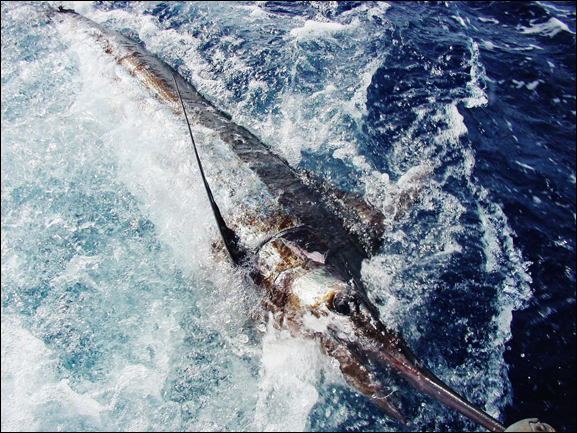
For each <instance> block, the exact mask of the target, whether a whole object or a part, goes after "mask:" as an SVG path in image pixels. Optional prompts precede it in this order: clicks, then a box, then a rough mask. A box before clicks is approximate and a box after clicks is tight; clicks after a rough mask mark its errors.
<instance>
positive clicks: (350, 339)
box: [51, 8, 505, 431]
mask: <svg viewBox="0 0 577 433" xmlns="http://www.w3.org/2000/svg"><path fill="white" fill-rule="evenodd" d="M51 14H52V19H53V20H54V21H55V22H57V23H59V24H61V25H64V26H67V29H68V30H71V31H76V32H78V33H81V34H84V35H87V36H88V37H89V39H90V40H92V41H94V42H96V43H97V44H99V45H100V46H101V47H102V49H103V50H104V51H105V52H106V53H108V54H110V55H111V56H112V57H113V58H114V59H115V60H116V62H118V64H120V65H122V66H123V67H124V68H126V70H127V71H128V72H129V73H130V74H131V75H132V76H133V77H135V78H136V79H137V80H138V81H139V82H140V83H141V85H142V86H144V87H145V88H146V89H148V91H149V92H151V93H152V94H153V95H155V96H156V97H157V98H158V99H160V100H162V101H164V102H166V103H167V104H168V106H169V107H171V108H172V109H173V110H174V112H176V113H177V114H187V115H188V116H189V117H190V123H191V124H193V125H195V126H196V127H203V128H207V129H209V130H211V131H214V133H215V135H216V136H218V138H219V140H221V142H223V143H226V145H227V146H228V147H229V148H230V150H231V151H232V152H233V154H234V155H235V156H234V157H235V158H236V165H235V167H237V168H238V170H239V171H240V172H243V173H244V172H247V173H249V172H250V173H251V175H252V176H255V177H256V178H257V179H258V181H259V182H261V186H262V187H263V189H266V191H265V193H263V194H264V197H265V198H264V199H262V200H264V202H263V201H261V202H259V203H258V205H257V206H253V208H252V209H251V208H250V206H248V208H247V205H246V203H243V202H242V201H239V202H238V206H239V207H244V210H243V213H241V214H238V213H237V214H236V215H235V214H234V213H230V212H228V213H227V212H224V215H221V214H220V210H219V208H218V206H217V204H216V202H215V201H214V199H213V198H212V193H211V192H210V187H209V186H208V185H206V187H207V192H208V193H209V196H210V198H211V202H212V203H213V210H215V215H216V214H217V213H218V215H216V217H217V218H216V219H217V222H218V225H219V229H220V232H221V234H222V238H223V241H224V244H225V246H226V249H227V251H228V253H229V256H230V258H231V260H232V262H233V263H234V264H235V265H237V266H243V267H245V268H246V269H248V271H249V273H250V275H251V277H252V278H253V280H254V281H255V283H256V284H257V285H258V286H259V287H260V288H261V290H260V291H261V292H262V298H263V304H264V306H265V308H266V310H267V311H268V314H269V316H270V317H272V318H273V320H274V323H275V326H277V327H278V328H279V329H287V330H289V331H290V332H291V333H293V334H294V335H295V336H303V337H306V338H311V339H314V340H316V341H318V342H319V344H320V345H321V347H322V350H323V351H324V352H325V353H326V354H327V355H328V356H330V357H333V358H334V359H336V360H337V361H338V364H339V366H340V370H341V372H342V374H343V376H344V378H345V380H346V381H347V382H348V383H349V385H351V386H352V387H353V388H355V389H356V390H357V391H358V392H359V393H361V394H363V395H364V396H366V397H367V398H369V399H370V400H371V401H372V402H373V403H374V404H375V405H376V406H378V407H379V408H381V409H382V410H383V411H384V412H386V413H387V414H388V415H389V416H391V417H393V418H394V419H396V420H398V421H400V422H402V423H406V421H405V419H404V418H403V416H402V415H401V413H400V412H399V410H398V409H397V407H396V405H395V403H394V402H393V401H392V399H391V397H390V396H389V395H390V394H391V393H390V391H389V390H388V389H387V387H386V386H385V385H384V384H383V382H382V381H381V380H379V377H378V376H379V374H380V373H378V369H379V368H380V369H381V370H385V371H389V372H392V373H394V374H396V375H398V376H400V377H401V378H404V379H405V380H406V381H407V382H408V383H410V384H411V385H412V386H413V387H415V388H416V389H418V390H419V391H421V392H423V393H425V394H427V395H429V396H431V397H433V398H434V399H436V400H438V401H440V402H442V403H444V404H446V405H447V406H449V407H451V408H453V409H455V410H457V411H458V412H460V413H462V414H463V415H465V416H467V417H468V418H470V419H471V420H473V421H475V422H477V423H478V424H480V425H482V426H484V427H485V428H487V429H488V430H490V431H504V430H505V428H504V426H503V425H502V424H501V423H499V422H498V421H497V420H495V419H494V418H492V417H491V416H489V415H488V414H486V413H485V412H483V411H482V410H480V409H479V408H477V407H475V406H473V405H472V404H470V403H469V402H467V400H466V399H465V398H463V397H462V396H460V395H459V394H458V393H457V392H455V391H454V390H452V389H451V388H449V387H448V386H447V385H445V384H444V383H443V382H442V381H441V380H440V379H438V378H437V377H436V376H435V375H434V374H433V373H432V372H430V371H429V370H428V369H427V368H426V367H424V365H423V364H422V363H421V362H420V361H419V360H418V359H417V358H416V356H415V355H414V354H413V352H412V351H411V350H410V349H409V348H408V347H407V345H406V343H405V341H404V340H403V338H402V337H401V335H399V334H398V333H396V332H393V331H392V330H390V329H388V328H387V326H386V325H385V324H383V323H382V322H381V320H380V319H379V314H378V311H377V309H376V307H375V306H374V305H372V304H371V302H370V301H369V299H368V297H367V294H366V291H365V289H364V287H363V284H362V282H361V277H360V276H361V264H362V262H363V260H365V259H367V258H369V257H370V256H371V255H372V254H373V253H375V251H376V249H377V248H378V247H379V244H380V240H381V236H382V234H383V231H384V229H385V221H386V220H387V218H385V216H384V215H383V213H381V212H380V211H378V210H376V209H375V208H374V207H372V206H371V205H369V204H368V203H366V202H364V201H363V200H362V198H361V197H360V196H356V195H353V194H350V193H347V192H343V191H338V190H336V189H334V188H331V187H328V186H326V185H324V184H322V183H321V182H319V181H316V180H314V179H313V178H312V177H311V176H309V175H307V174H303V173H299V172H297V171H296V170H294V169H292V168H291V167H290V166H289V165H288V163H287V162H286V161H285V160H284V159H282V158H281V157H279V156H278V155H276V154H275V153H274V152H272V151H271V149H269V147H267V146H266V145H265V144H263V143H262V142H261V141H260V140H259V139H258V138H257V137H256V136H255V135H253V134H252V133H251V132H249V131H248V130H247V129H245V128H243V127H241V126H238V125H236V124H235V123H234V122H232V121H231V118H230V116H228V115H227V114H225V113H223V112H222V111H220V110H218V109H217V108H216V107H214V106H213V105H212V104H211V103H210V102H209V101H208V100H207V99H205V98H204V97H203V96H202V95H200V94H199V93H198V92H197V90H196V89H195V88H194V87H193V86H192V85H191V84H190V83H188V82H187V81H186V80H185V79H184V78H182V77H181V76H180V75H179V74H178V73H177V72H176V71H175V70H174V69H173V68H172V67H170V66H169V65H167V64H166V63H164V62H163V61H161V60H160V59H158V58H157V57H155V56H154V55H152V54H150V53H149V52H147V51H146V50H145V49H144V48H143V47H142V46H141V45H139V44H138V43H136V42H134V41H132V40H130V39H128V38H126V37H124V36H122V35H120V34H118V33H116V32H112V31H109V30H107V29H105V28H103V27H102V26H100V25H98V24H96V23H94V22H92V21H91V20H89V19H87V18H84V17H82V16H80V15H78V14H77V13H75V12H74V11H71V10H66V9H62V8H60V9H59V10H54V11H52V12H51ZM183 112H184V113H183ZM187 121H188V119H187ZM191 136H192V131H191ZM193 142H194V138H193ZM205 146H206V144H205ZM229 162H230V161H229ZM199 163H200V160H199ZM201 171H202V168H201ZM430 171H431V170H430V168H429V167H417V168H415V169H413V170H410V171H409V172H408V173H407V174H406V175H405V176H404V177H403V178H402V179H401V180H402V182H399V184H400V185H402V187H399V188H398V191H397V193H396V194H395V195H394V196H393V198H392V201H391V215H388V221H391V220H394V214H395V213H396V214H397V215H398V214H399V213H400V212H402V211H403V209H404V208H406V207H407V206H409V205H410V204H411V203H412V202H413V201H414V200H415V199H416V195H417V194H418V191H419V189H420V187H421V185H422V184H423V182H424V181H425V180H426V179H427V177H428V176H429V175H430ZM203 178H204V174H203ZM213 180H217V181H218V179H213ZM217 187H218V186H217ZM232 194H233V192H231V195H232ZM244 202H246V200H245V201H244ZM263 203H264V204H263ZM215 208H216V209H215ZM257 208H258V209H257ZM263 209H264V211H263Z"/></svg>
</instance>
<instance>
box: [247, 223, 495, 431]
mask: <svg viewBox="0 0 577 433" xmlns="http://www.w3.org/2000/svg"><path fill="white" fill-rule="evenodd" d="M293 234H295V233H293ZM305 235H306V236H305ZM305 240H306V242H305ZM260 253H261V254H260V256H259V260H258V261H257V266H259V269H260V270H261V271H262V275H263V281H264V283H265V284H264V285H265V286H267V290H268V291H269V298H270V299H271V300H272V303H273V304H274V305H275V307H276V314H275V317H276V318H277V320H276V322H277V326H280V327H282V328H284V329H288V330H290V331H291V332H292V333H293V335H298V336H300V337H308V338H312V339H315V340H317V341H319V342H320V344H321V348H322V350H323V351H324V352H325V353H326V354H327V355H328V356H330V357H331V358H333V359H334V360H335V361H336V363H337V364H338V366H339V369H340V371H341V373H342V375H343V377H344V379H345V380H346V382H347V383H348V384H349V385H350V386H351V387H353V388H354V389H355V390H356V391H358V392H359V393H360V394H362V395H364V396H366V397H367V398H369V400H370V401H371V402H372V403H374V404H375V405H376V406H378V407H379V408H380V409H382V410H383V411H384V412H385V413H387V414H388V415H389V416H391V417H392V418H394V419H396V420H397V421H399V422H401V423H404V424H406V420H405V418H404V417H403V415H402V414H401V412H400V410H399V409H398V407H397V402H396V401H395V396H394V389H393V388H392V387H391V383H390V382H391V378H394V377H401V378H403V379H404V380H406V381H407V382H408V383H409V384H410V385H412V387H413V388H415V389H417V390H418V391H420V392H422V393H424V394H426V395H429V396H430V397H432V398H434V399H436V400H438V401H440V402H441V403H443V404H445V405H447V406H449V407H451V408H453V409H455V410H456V411H458V412H460V413H462V414H463V415H465V416H467V417H468V418H470V419H472V420H473V421H475V422H477V423H478V424H480V425H482V426H484V427H486V428H487V429H488V430H490V431H503V430H504V428H503V425H502V424H500V423H499V422H498V421H497V420H495V419H494V418H492V417H491V416H489V415H488V414H486V413H485V412H483V411H482V410H481V409H479V408H477V407H475V406H474V405H472V404H471V403H469V402H468V401H467V400H466V399H465V398H464V397H462V396H461V395H459V394H458V393H457V392H456V391H454V390H453V389H451V388H450V387H449V386H448V385H446V384H445V383H444V382H442V381H441V380H440V379H439V378H437V377H436V376H435V375H434V374H433V373H432V372H431V371H429V370H428V369H427V368H426V367H425V366H424V364H423V363H422V362H421V361H420V360H419V359H418V358H417V357H416V356H415V354H414V353H413V352H412V350H411V349H410V348H409V347H408V345H407V344H406V342H405V341H404V339H403V338H402V336H401V334H400V333H398V332H396V331H395V330H393V329H391V328H390V327H388V326H386V324H385V323H383V322H382V321H381V319H380V316H379V312H378V309H377V308H376V307H375V305H374V304H373V303H372V302H371V301H370V299H369V298H368V296H367V294H366V291H365V289H364V288H363V286H362V284H361V283H360V282H359V281H358V280H357V279H356V278H354V277H351V276H350V274H348V273H346V272H343V270H342V269H340V267H339V266H338V265H337V263H338V262H336V261H332V260H330V259H329V260H327V258H328V257H329V254H330V251H327V250H323V249H322V245H321V244H320V243H318V242H316V241H315V240H314V238H312V237H311V236H309V235H308V234H307V233H306V232H300V233H298V236H292V237H291V236H282V237H281V236H279V237H278V238H276V239H274V240H272V241H271V242H269V243H267V245H265V246H263V248H261V251H260ZM390 373H392V374H390ZM385 378H387V379H388V381H387V380H384V379H385ZM393 383H396V382H393Z"/></svg>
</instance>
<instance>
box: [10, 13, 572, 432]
mask: <svg viewBox="0 0 577 433" xmlns="http://www.w3.org/2000/svg"><path fill="white" fill-rule="evenodd" d="M61 4H64V5H65V6H66V7H68V8H72V9H75V10H76V11H77V12H78V13H80V14H82V15H84V16H86V17H88V18H90V19H92V20H94V21H95V22H98V23H100V24H102V25H104V26H106V27H108V28H110V29H113V30H116V31H119V32H121V33H123V34H124V35H125V36H128V37H130V38H133V39H135V40H138V41H140V42H142V43H143V44H145V46H146V48H147V49H148V50H149V51H150V52H152V53H154V54H156V55H158V56H159V57H160V58H162V59H163V60H164V61H166V62H167V63H169V64H170V65H171V66H173V67H174V68H176V69H177V70H178V71H179V73H180V74H181V75H182V76H183V77H185V78H186V79H187V80H189V81H190V82H191V83H192V84H194V85H195V86H196V87H197V88H198V90H199V91H200V92H201V93H202V94H203V95H205V96H206V97H207V98H208V99H209V100H211V101H212V102H213V103H214V104H215V105H216V106H217V107H219V108H221V109H222V110H223V111H225V112H227V113H229V114H230V115H231V116H232V118H233V120H234V121H235V122H236V123H238V124H241V125H243V126H245V127H247V128H248V129H250V130H251V131H252V132H254V133H255V134H256V135H257V136H259V137H260V138H261V139H262V141H263V142H265V143H266V144H268V145H269V146H271V147H272V149H273V150H274V151H275V152H277V153H278V154H279V155H281V156H283V157H284V158H285V159H287V161H289V162H290V164H291V165H292V166H293V167H297V168H300V169H306V170H308V171H310V172H312V173H313V174H314V175H316V176H317V177H318V178H320V179H322V180H323V181H325V182H330V183H331V184H334V185H336V186H338V187H339V188H343V189H347V190H350V191H354V192H357V193H360V194H362V195H363V196H364V198H365V199H366V200H368V201H370V202H371V203H373V204H374V205H375V206H384V204H385V202H386V197H387V193H388V191H390V188H392V187H393V185H394V183H395V182H396V181H397V180H398V179H399V178H400V177H401V176H402V175H403V174H404V173H405V172H406V171H407V170H409V169H410V168H411V167H415V166H417V165H419V164H423V163H428V164H430V165H431V166H432V167H434V174H433V176H432V178H431V180H430V183H429V184H428V185H427V186H426V188H425V189H424V190H423V191H422V193H421V197H420V199H419V200H418V202H417V203H416V204H415V205H414V206H413V207H412V208H411V209H410V211H409V212H407V213H406V214H405V215H403V217H402V218H401V219H400V220H399V221H398V223H397V224H396V225H395V226H394V227H393V228H392V229H391V230H390V231H387V232H386V233H385V235H384V236H383V246H382V248H381V249H380V250H379V253H378V254H377V255H376V256H374V257H372V258H371V259H370V260H367V261H366V262H365V263H364V265H363V279H364V282H365V284H366V286H367V289H368V291H369V296H370V298H371V299H372V300H373V301H374V302H375V304H376V305H377V307H378V308H379V310H380V314H381V317H382V318H383V320H384V321H385V322H387V323H388V324H389V325H390V326H391V327H394V328H396V329H399V330H401V331H402V332H403V334H404V335H405V337H406V339H407V341H408V343H409V344H410V346H411V347H412V348H413V349H414V351H415V352H416V353H417V354H418V356H419V357H420V358H421V359H422V360H423V361H424V363H425V364H426V365H427V366H428V367H429V368H430V369H431V370H433V371H434V372H435V373H436V374H437V375H438V376H439V377H441V378H442V379H443V380H444V381H445V382H447V383H448V384H449V385H450V386H452V387H454V388H455V389H456V390H458V391H459V392H460V393H462V394H463V395H465V396H466V397H467V398H468V399H470V400H471V401H473V402H474V403H475V404H477V405H479V406H480V407H482V408H483V409H484V410H486V411H487V412H489V413H490V414H492V415H493V416H495V417H497V418H499V419H500V420H501V421H502V422H503V423H505V424H511V423H513V422H515V421H517V420H519V419H522V418H527V417H533V416H537V417H539V418H541V419H542V420H543V421H546V422H548V423H550V424H551V425H553V426H554V427H556V428H557V429H558V431H574V430H575V387H576V384H575V222H576V219H575V159H576V154H575V139H576V137H575V116H576V108H575V4H574V3H573V2H445V3H416V2H407V3H404V2H400V3H399V2H391V3H385V2H302V3H301V2H294V3H293V2H255V3H253V2H47V3H46V2H3V3H2V130H1V132H2V430H3V431H4V430H6V431H9V430H10V431H13V430H18V431H40V430H69V431H70V430H78V431H80V430H82V431H93V430H97V431H120V430H139V431H145V430H159V431H160V430H163V431H164V430H166V431H186V430H188V431H201V430H202V431H204V430H209V431H223V430H235V431H254V430H259V431H260V430H286V431H301V430H311V431H334V430H351V431H369V430H370V431H374V430H377V431H391V430H395V431H403V430H406V431H412V430H413V429H415V428H416V429H418V430H421V431H463V430H465V431H467V430H470V429H477V427H475V426H474V425H473V424H472V423H470V422H469V421H467V420H465V419H464V418H463V417H462V416H460V415H458V414H455V413H454V412H453V411H451V410H450V409H447V408H445V407H443V406H442V405H440V404H438V403H436V402H434V401H432V400H431V399H429V398H428V397H425V396H423V395H420V394H419V393H418V392H417V391H415V390H413V389H411V388H410V387H409V386H408V385H407V386H405V387H403V386H401V388H399V389H398V390H397V394H399V395H400V396H401V398H402V412H403V413H404V414H405V415H406V417H407V419H408V420H409V422H410V423H411V427H403V426H400V425H399V424H397V423H395V422H394V421H392V420H390V419H389V418H387V417H386V416H384V415H383V414H382V413H381V412H379V410H378V409H376V408H375V407H373V406H372V405H371V404H370V403H369V402H368V401H367V400H366V399H365V398H364V397H361V396H359V395H357V394H356V393H355V392H354V391H352V390H351V389H349V388H348V387H346V386H345V385H344V384H343V382H342V380H341V379H340V378H339V377H338V375H337V374H335V371H334V369H332V368H330V366H329V365H327V360H326V359H325V358H324V356H323V355H322V354H321V353H320V351H319V350H318V348H317V347H316V345H315V344H314V343H312V342H310V341H301V340H298V339H291V338H288V337H287V336H285V335H282V334H279V333H277V332H274V331H272V330H269V331H266V329H267V328H266V325H265V324H264V323H260V322H259V321H258V320H257V321H256V322H255V320H253V318H252V315H251V307H252V305H251V304H252V303H253V302H254V300H253V294H254V292H253V291H252V290H253V288H252V287H251V285H250V284H249V283H248V282H247V279H246V276H245V275H243V274H242V272H239V271H238V270H235V269H233V268H232V267H231V266H230V265H229V264H228V263H227V262H226V261H223V260H222V259H221V258H219V255H218V253H217V252H215V250H214V248H213V247H212V245H213V243H214V241H215V239H217V237H218V232H217V229H216V227H214V224H213V219H212V214H211V211H210V206H209V205H208V202H207V201H206V198H205V192H204V189H203V187H202V184H201V182H200V180H199V177H198V176H199V175H198V172H197V170H196V168H195V167H194V166H193V165H192V166H191V165H190V161H191V155H190V148H189V147H188V141H187V140H188V138H187V135H186V134H187V133H186V128H185V125H183V124H182V119H179V118H177V117H175V116H173V115H171V114H169V113H168V112H167V111H166V110H165V108H164V107H163V106H162V104H160V103H159V102H158V101H155V100H154V99H152V98H151V97H150V96H147V95H146V94H145V93H143V91H142V89H141V88H140V87H139V86H138V85H136V84H135V83H134V82H132V81H131V80H130V79H129V77H128V76H127V74H126V73H125V72H124V71H122V70H121V68H120V67H119V66H118V65H116V64H115V63H114V61H113V60H112V59H110V58H108V57H107V56H106V55H104V54H103V53H101V52H100V51H99V50H98V47H95V46H91V45H90V44H88V43H87V42H88V41H87V40H82V39H81V38H78V37H77V36H76V35H75V34H73V33H71V32H70V31H66V29H65V28H59V27H57V26H56V25H55V23H53V22H51V21H50V19H49V14H48V11H49V8H50V7H56V6H58V5H61ZM195 133H196V134H198V137H199V141H200V145H201V151H202V152H203V154H204V155H205V158H206V164H207V166H208V167H207V170H208V171H209V172H210V171H211V170H212V173H215V170H218V175H219V176H225V177H226V176H227V166H226V164H225V163H226V161H223V160H222V158H218V154H215V153H214V152H213V153H212V154H211V152H210V150H211V149H210V148H209V147H207V146H205V147H202V142H203V137H204V136H205V135H206V134H208V133H207V132H206V131H204V130H202V129H200V128H197V129H196V130H195ZM203 134H205V135H203ZM229 172H230V171H229ZM231 176H232V175H231ZM235 182H236V181H235ZM245 183H250V182H245ZM245 183H240V184H239V187H238V195H239V196H241V197H246V200H250V196H251V194H252V191H254V185H253V189H252V190H251V185H248V184H245ZM225 199H226V198H225V197H218V194H217V200H225Z"/></svg>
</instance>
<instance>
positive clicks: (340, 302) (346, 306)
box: [331, 292, 360, 316]
mask: <svg viewBox="0 0 577 433" xmlns="http://www.w3.org/2000/svg"><path fill="white" fill-rule="evenodd" d="M359 303H360V300H359V297H358V296H356V295H355V294H354V293H349V292H339V293H337V294H335V295H334V296H333V299H332V301H331V304H332V310H333V311H335V312H337V313H339V314H342V315H343V316H350V315H351V314H352V313H353V312H354V311H356V310H357V309H358V307H359Z"/></svg>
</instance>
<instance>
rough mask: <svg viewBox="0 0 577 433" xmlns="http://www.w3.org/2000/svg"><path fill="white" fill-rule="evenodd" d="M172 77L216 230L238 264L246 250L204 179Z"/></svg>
mask: <svg viewBox="0 0 577 433" xmlns="http://www.w3.org/2000/svg"><path fill="white" fill-rule="evenodd" d="M172 78H173V79H174V85H175V86H176V91H177V93H178V99H179V100H180V104H181V105H182V111H183V113H184V118H185V119H186V125H187V126H188V132H189V134H190V139H191V141H192V147H193V149H194V154H195V156H196V162H197V163H198V168H199V170H200V176H201V177H202V183H203V184H204V189H205V190H206V195H207V196H208V200H209V201H210V206H211V207H212V213H213V214H214V218H215V220H216V223H217V225H218V230H219V231H220V235H221V237H222V240H223V241H224V245H225V246H226V250H227V251H228V254H229V255H230V258H231V259H232V261H233V262H234V263H235V264H237V265H238V264H239V263H240V262H242V260H243V258H244V257H245V256H246V252H245V251H244V249H242V247H241V246H240V244H239V239H238V236H237V235H236V233H235V232H234V230H232V229H230V228H229V227H228V226H227V225H226V222H225V221H224V218H223V217H222V214H221V212H220V209H219V208H218V205H217V204H216V202H215V201H214V196H213V195H212V191H211V189H210V186H209V185H208V181H207V180H206V176H205V175H204V170H203V168H202V163H201V162H200V156H199V155H198V150H197V148H196V143H195V141H194V136H193V135H192V128H191V127H190V122H189V121H188V115H187V114H186V108H185V107H184V102H183V101H182V96H181V95H180V88H179V87H178V83H177V81H176V76H175V75H174V73H173V75H172Z"/></svg>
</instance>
